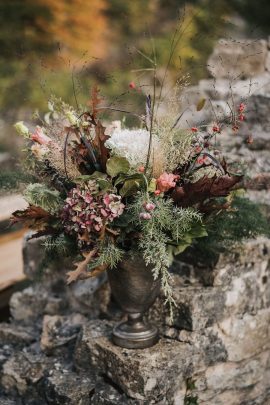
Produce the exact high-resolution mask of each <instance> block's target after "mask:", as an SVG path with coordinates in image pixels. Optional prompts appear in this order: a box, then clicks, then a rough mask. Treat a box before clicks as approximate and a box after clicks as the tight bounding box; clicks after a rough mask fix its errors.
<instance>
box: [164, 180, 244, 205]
mask: <svg viewBox="0 0 270 405" xmlns="http://www.w3.org/2000/svg"><path fill="white" fill-rule="evenodd" d="M242 178H243V176H229V175H228V174H226V175H224V176H220V177H212V178H209V177H206V176H205V177H203V178H201V179H200V180H198V181H197V182H196V183H186V184H184V185H183V186H178V187H176V188H175V189H174V191H173V193H172V199H173V200H174V202H175V203H176V204H177V205H178V206H179V207H188V206H190V205H193V204H197V203H202V202H203V201H204V200H206V199H208V198H211V197H224V196H227V195H228V194H229V192H230V191H231V189H232V188H233V187H234V186H235V184H237V183H239V182H240V181H241V180H242Z"/></svg>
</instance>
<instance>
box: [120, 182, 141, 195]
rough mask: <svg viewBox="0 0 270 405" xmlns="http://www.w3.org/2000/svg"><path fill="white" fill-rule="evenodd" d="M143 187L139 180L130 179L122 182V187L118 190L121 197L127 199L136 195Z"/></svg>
mask: <svg viewBox="0 0 270 405" xmlns="http://www.w3.org/2000/svg"><path fill="white" fill-rule="evenodd" d="M142 186H143V183H142V182H141V181H140V180H138V179H137V180H135V179H130V180H126V181H125V182H124V185H123V187H122V188H121V189H120V191H119V193H120V195H121V196H122V197H127V196H129V195H132V194H134V193H136V192H137V191H138V190H140V188H141V187H142Z"/></svg>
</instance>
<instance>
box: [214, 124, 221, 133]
mask: <svg viewBox="0 0 270 405" xmlns="http://www.w3.org/2000/svg"><path fill="white" fill-rule="evenodd" d="M212 130H213V132H220V128H219V126H217V125H214V126H213V128H212Z"/></svg>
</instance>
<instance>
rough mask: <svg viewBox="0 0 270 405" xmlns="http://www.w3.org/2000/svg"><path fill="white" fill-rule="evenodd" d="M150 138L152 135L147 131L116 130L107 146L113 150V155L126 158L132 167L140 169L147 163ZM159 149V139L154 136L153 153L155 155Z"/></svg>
mask: <svg viewBox="0 0 270 405" xmlns="http://www.w3.org/2000/svg"><path fill="white" fill-rule="evenodd" d="M149 137H150V134H149V132H148V131H146V130H145V129H122V130H121V129H115V130H114V132H113V133H112V135H111V137H110V138H109V139H108V140H107V141H106V144H105V145H106V146H107V147H108V148H109V149H111V151H112V154H114V155H117V156H122V157H125V158H126V159H127V160H128V161H129V163H130V165H131V166H132V167H134V168H138V167H139V166H141V165H145V163H146V160H147V153H148V147H149ZM158 147H159V143H158V139H157V137H156V136H153V138H152V153H153V152H154V155H155V150H156V151H157V150H158ZM150 163H151V159H150Z"/></svg>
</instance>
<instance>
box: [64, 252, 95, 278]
mask: <svg viewBox="0 0 270 405" xmlns="http://www.w3.org/2000/svg"><path fill="white" fill-rule="evenodd" d="M95 254H96V249H93V250H91V251H90V252H89V253H86V254H85V256H84V257H85V259H84V260H83V261H81V262H79V263H76V266H77V267H76V269H75V270H71V271H69V272H68V273H67V276H68V278H67V284H70V283H72V282H73V281H76V280H78V279H79V278H80V277H81V276H82V274H83V273H86V271H87V265H88V264H89V263H90V262H91V260H92V258H93V257H94V255H95Z"/></svg>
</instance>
